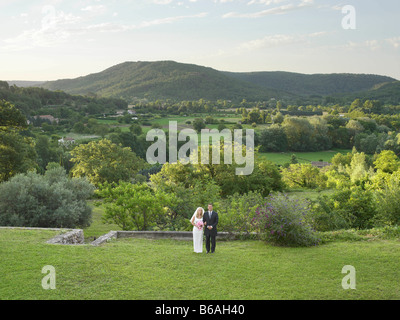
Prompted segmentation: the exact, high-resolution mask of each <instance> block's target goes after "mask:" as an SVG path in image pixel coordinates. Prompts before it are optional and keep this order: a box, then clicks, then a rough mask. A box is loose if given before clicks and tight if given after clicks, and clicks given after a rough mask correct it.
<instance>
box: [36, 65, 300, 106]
mask: <svg viewBox="0 0 400 320" xmlns="http://www.w3.org/2000/svg"><path fill="white" fill-rule="evenodd" d="M42 87H44V88H46V89H50V90H62V91H66V92H68V93H71V94H88V93H96V94H98V95H101V96H105V97H118V98H124V99H126V100H128V101H129V100H132V99H133V98H150V99H173V100H197V99H201V98H204V99H209V100H217V99H228V100H239V99H240V100H242V99H243V98H246V97H249V98H253V99H256V100H269V99H270V98H281V97H284V96H289V97H290V96H292V95H290V94H287V93H284V92H281V91H280V90H276V89H268V88H262V87H259V86H257V85H254V84H252V83H249V82H246V81H242V80H238V79H234V78H232V77H229V76H227V75H225V74H223V73H222V72H220V71H217V70H214V69H212V68H207V67H202V66H197V65H193V64H183V63H177V62H173V61H158V62H124V63H121V64H118V65H116V66H113V67H111V68H109V69H106V70H104V71H102V72H99V73H95V74H90V75H88V76H85V77H79V78H76V79H67V80H58V81H51V82H47V83H45V84H43V85H42Z"/></svg>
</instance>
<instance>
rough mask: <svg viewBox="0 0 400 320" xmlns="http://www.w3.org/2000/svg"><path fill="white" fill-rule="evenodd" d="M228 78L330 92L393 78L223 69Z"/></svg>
mask: <svg viewBox="0 0 400 320" xmlns="http://www.w3.org/2000/svg"><path fill="white" fill-rule="evenodd" d="M224 74H226V75H228V76H231V77H232V78H235V79H238V80H242V81H246V82H249V83H252V84H255V85H258V86H261V87H263V88H273V89H277V90H284V91H287V92H291V93H293V94H297V95H300V96H304V95H321V96H325V95H333V94H338V93H352V92H358V91H364V90H369V89H372V88H374V86H376V85H379V84H382V83H386V82H392V81H395V79H393V78H390V77H385V76H379V75H371V74H347V73H335V74H310V75H308V74H300V73H293V72H282V71H276V72H246V73H232V72H224Z"/></svg>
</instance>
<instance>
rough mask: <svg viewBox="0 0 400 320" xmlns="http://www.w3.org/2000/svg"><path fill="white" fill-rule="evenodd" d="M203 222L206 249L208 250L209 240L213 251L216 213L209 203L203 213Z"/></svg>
mask: <svg viewBox="0 0 400 320" xmlns="http://www.w3.org/2000/svg"><path fill="white" fill-rule="evenodd" d="M203 222H205V223H207V224H206V228H205V230H204V233H205V235H206V251H207V253H209V252H210V240H211V253H214V251H215V237H216V235H217V224H218V213H216V212H215V211H213V206H212V204H211V203H209V204H208V211H206V212H205V213H204V215H203Z"/></svg>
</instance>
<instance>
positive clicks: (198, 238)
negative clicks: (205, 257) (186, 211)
mask: <svg viewBox="0 0 400 320" xmlns="http://www.w3.org/2000/svg"><path fill="white" fill-rule="evenodd" d="M193 217H194V224H195V225H196V224H197V222H199V221H203V218H200V219H199V218H197V217H196V215H195V214H194V215H193ZM193 217H192V218H193ZM193 249H194V252H196V253H202V252H203V229H201V230H200V229H199V228H197V227H196V226H193Z"/></svg>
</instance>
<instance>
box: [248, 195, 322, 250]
mask: <svg viewBox="0 0 400 320" xmlns="http://www.w3.org/2000/svg"><path fill="white" fill-rule="evenodd" d="M312 222H313V220H312V212H311V211H310V203H309V202H308V201H306V200H300V199H292V198H290V197H288V196H287V195H285V194H282V193H278V194H276V195H270V196H269V197H268V198H267V199H266V203H265V204H263V205H261V206H260V207H258V208H257V210H256V215H255V218H254V224H255V225H256V226H257V229H258V232H259V233H260V236H261V238H262V239H263V240H266V241H267V242H271V243H274V244H278V245H284V246H312V245H317V244H318V243H319V239H318V237H317V234H316V232H315V230H314V229H313V228H312Z"/></svg>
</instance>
